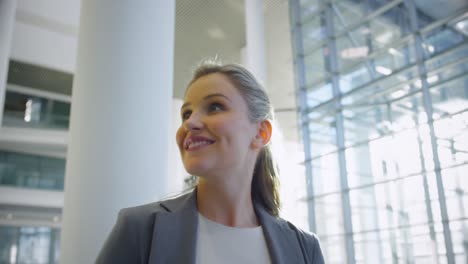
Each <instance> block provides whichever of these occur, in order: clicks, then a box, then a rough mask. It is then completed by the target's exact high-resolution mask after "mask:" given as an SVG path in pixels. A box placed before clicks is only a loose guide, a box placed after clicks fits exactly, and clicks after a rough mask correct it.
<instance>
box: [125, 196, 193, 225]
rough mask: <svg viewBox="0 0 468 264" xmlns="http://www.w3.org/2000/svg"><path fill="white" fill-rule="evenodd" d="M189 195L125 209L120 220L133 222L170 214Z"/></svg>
mask: <svg viewBox="0 0 468 264" xmlns="http://www.w3.org/2000/svg"><path fill="white" fill-rule="evenodd" d="M189 195H190V193H184V194H181V195H178V196H175V197H171V198H167V199H163V200H160V201H157V202H152V203H147V204H143V205H138V206H133V207H127V208H123V209H121V210H120V212H119V218H126V219H128V220H130V221H132V222H133V221H143V220H145V219H148V218H153V217H154V216H155V214H157V213H160V212H170V211H171V208H172V207H174V206H176V205H178V204H181V203H183V202H184V201H185V200H186V199H187V197H188V196H189Z"/></svg>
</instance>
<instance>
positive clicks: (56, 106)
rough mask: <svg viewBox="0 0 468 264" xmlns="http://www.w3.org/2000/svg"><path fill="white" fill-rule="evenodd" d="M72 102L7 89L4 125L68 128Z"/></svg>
mask: <svg viewBox="0 0 468 264" xmlns="http://www.w3.org/2000/svg"><path fill="white" fill-rule="evenodd" d="M69 119H70V103H65V102H60V101H55V100H51V99H47V98H42V97H37V96H31V95H27V94H21V93H17V92H12V91H7V92H6V94H5V107H4V115H3V125H4V126H14V127H33V128H46V129H60V130H66V129H68V124H69Z"/></svg>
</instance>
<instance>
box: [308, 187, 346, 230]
mask: <svg viewBox="0 0 468 264" xmlns="http://www.w3.org/2000/svg"><path fill="white" fill-rule="evenodd" d="M312 202H314V203H315V214H316V218H315V219H316V220H317V226H318V227H320V228H317V235H318V236H319V237H322V236H324V237H325V236H330V235H343V234H344V229H343V217H342V213H341V194H331V195H326V196H321V197H317V198H315V199H314V200H313V201H312Z"/></svg>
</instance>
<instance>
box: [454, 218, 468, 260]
mask: <svg viewBox="0 0 468 264" xmlns="http://www.w3.org/2000/svg"><path fill="white" fill-rule="evenodd" d="M450 230H451V231H452V240H453V251H454V253H455V262H456V263H468V220H467V219H464V220H458V221H452V222H450Z"/></svg>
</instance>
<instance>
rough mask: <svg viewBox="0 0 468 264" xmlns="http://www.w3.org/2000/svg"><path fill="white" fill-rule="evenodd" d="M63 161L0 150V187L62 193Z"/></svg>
mask: <svg viewBox="0 0 468 264" xmlns="http://www.w3.org/2000/svg"><path fill="white" fill-rule="evenodd" d="M64 178H65V159H61V158H52V157H45V156H38V155H31V154H22V153H16V152H9V151H4V150H0V185H9V186H16V187H25V188H33V189H46V190H58V191H63V186H64V185H63V184H64Z"/></svg>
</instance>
